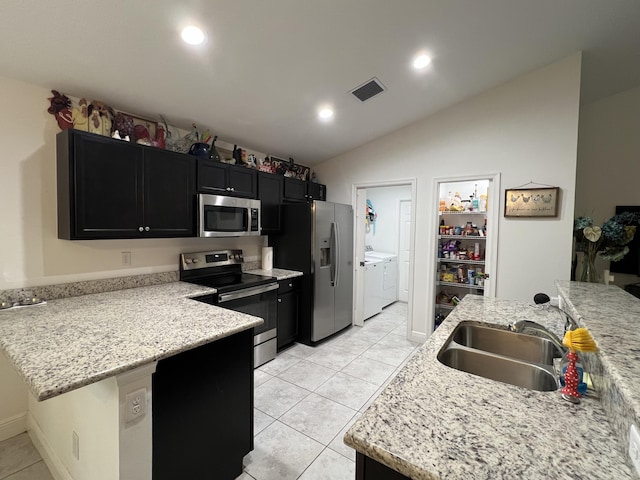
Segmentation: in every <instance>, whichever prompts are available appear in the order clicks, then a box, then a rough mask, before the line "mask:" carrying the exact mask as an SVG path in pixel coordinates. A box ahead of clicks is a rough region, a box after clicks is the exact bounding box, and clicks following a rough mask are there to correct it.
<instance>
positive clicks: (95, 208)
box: [56, 130, 196, 240]
mask: <svg viewBox="0 0 640 480" xmlns="http://www.w3.org/2000/svg"><path fill="white" fill-rule="evenodd" d="M56 140H57V142H56V143H57V183H58V237H59V238H63V239H67V240H89V239H103V238H154V237H192V236H195V226H196V225H195V200H196V196H195V193H196V190H195V189H196V163H195V158H193V157H192V156H190V155H184V154H180V153H176V152H172V151H169V150H162V149H157V148H153V147H145V146H141V145H136V144H131V143H129V142H125V141H122V140H114V139H112V138H109V137H105V136H102V135H96V134H93V133H88V132H80V131H77V130H65V131H63V132H60V133H59V134H58V136H57V139H56Z"/></svg>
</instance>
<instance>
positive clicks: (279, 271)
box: [246, 268, 302, 280]
mask: <svg viewBox="0 0 640 480" xmlns="http://www.w3.org/2000/svg"><path fill="white" fill-rule="evenodd" d="M246 273H253V274H254V275H263V276H265V277H276V279H278V280H286V279H288V278H294V277H301V276H302V272H297V271H295V270H285V269H283V268H272V269H271V270H262V269H257V270H247V272H246Z"/></svg>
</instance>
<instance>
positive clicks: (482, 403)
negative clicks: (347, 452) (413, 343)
mask: <svg viewBox="0 0 640 480" xmlns="http://www.w3.org/2000/svg"><path fill="white" fill-rule="evenodd" d="M571 293H573V291H572V292H571ZM591 293H593V292H591ZM587 296H588V295H587ZM629 297H631V296H630V295H629ZM631 298H633V297H631ZM603 301H604V299H603V298H602V296H600V297H599V298H596V297H592V304H593V306H594V309H597V308H600V309H602V308H603V306H602V302H603ZM576 308H577V309H578V311H580V307H578V306H576ZM598 311H600V312H601V311H603V310H598ZM618 317H619V312H618ZM525 319H526V320H532V321H535V322H537V323H540V324H543V325H546V326H547V327H549V328H550V329H551V330H553V331H555V332H556V333H558V334H561V333H562V331H563V325H564V321H563V319H562V318H561V317H560V314H559V313H558V312H557V310H554V309H547V310H544V309H542V308H541V307H539V306H532V305H527V304H521V303H517V302H512V301H506V300H497V299H491V298H484V297H480V296H473V295H468V296H466V297H465V299H464V300H463V301H462V302H461V303H460V304H459V305H458V306H457V307H456V309H455V310H454V311H453V312H452V313H451V314H450V315H449V316H448V317H447V320H446V321H445V322H444V323H443V324H442V325H441V326H440V327H439V328H438V329H437V330H436V331H435V332H434V333H433V335H432V336H431V337H430V338H429V340H428V341H427V342H425V344H424V345H423V346H422V347H421V348H420V349H419V350H418V352H417V353H416V354H415V355H414V357H413V358H412V359H411V360H409V362H408V363H407V364H406V366H405V367H404V368H403V369H402V370H401V371H400V372H399V374H398V375H397V376H396V377H395V379H394V380H393V381H392V382H391V383H390V384H389V386H388V387H387V388H386V389H385V390H384V391H383V392H382V393H381V394H380V396H379V397H378V398H377V399H376V400H375V401H374V402H373V404H372V405H371V406H370V407H369V409H368V410H367V411H366V412H365V413H364V414H363V415H362V416H361V417H360V419H359V420H358V421H357V422H356V423H355V424H354V425H353V426H352V427H351V428H350V429H349V430H348V431H347V433H346V434H345V436H344V441H345V443H346V444H347V445H349V446H351V447H353V448H355V449H356V450H357V451H358V452H360V453H362V454H364V455H366V456H368V457H370V458H372V459H373V460H376V461H377V462H380V463H382V464H384V465H387V466H388V467H390V468H393V469H394V470H396V471H398V472H400V473H402V474H403V475H406V476H407V477H409V478H412V479H471V478H472V479H474V480H476V479H492V480H493V479H515V478H523V479H524V478H526V479H529V480H530V479H545V480H546V479H587V478H588V479H607V480H610V479H625V478H637V477H636V476H635V473H634V472H633V471H632V469H631V468H630V466H629V463H628V462H627V455H626V453H625V450H624V447H623V445H624V443H623V442H622V441H619V435H618V434H617V432H616V431H615V429H614V427H613V426H612V423H610V421H609V418H608V411H607V410H606V409H605V405H604V403H603V402H601V401H600V400H599V399H598V398H597V397H596V396H590V397H587V398H583V401H582V403H581V404H579V405H573V404H570V403H568V402H566V401H563V400H562V399H561V398H560V394H559V392H557V391H554V392H537V391H532V390H528V389H525V388H520V387H515V386H512V385H507V384H504V383H500V382H496V381H493V380H488V379H485V378H482V377H478V376H475V375H471V374H469V373H465V372H462V371H458V370H455V369H453V368H450V367H447V366H445V365H443V364H441V363H440V362H439V361H438V360H437V358H436V356H437V354H438V352H439V350H440V349H441V347H442V346H443V344H444V343H445V341H446V340H447V338H448V337H449V335H450V333H451V332H452V331H453V329H454V328H455V327H456V325H457V324H458V323H460V322H462V321H475V322H487V323H493V324H499V325H507V324H509V323H511V322H514V321H517V320H525ZM625 320H626V319H625ZM588 323H589V322H587V321H585V324H588ZM587 326H589V325H587ZM610 329H611V327H610ZM593 333H594V336H595V337H596V339H597V332H596V331H595V329H594V332H593ZM636 335H640V334H638V333H636ZM620 345H621V344H619V343H617V340H615V341H614V342H612V343H611V345H609V344H608V343H607V341H605V340H603V341H602V342H601V343H600V348H601V349H602V350H603V353H602V354H603V355H609V354H610V353H609V349H610V348H612V349H613V351H615V352H618V351H619V352H621V353H620V354H619V356H620V358H619V360H618V361H620V362H621V364H622V365H630V363H629V362H631V361H633V360H634V359H636V358H637V357H636V354H632V353H631V351H630V350H626V352H627V355H630V356H629V357H625V356H624V353H623V352H624V350H622V349H621V348H620ZM637 345H639V344H638V343H637V341H636V342H635V346H634V342H633V341H632V342H630V344H628V345H627V344H625V349H636V351H637ZM605 348H606V350H605ZM636 365H637V362H636ZM630 368H631V369H632V370H633V371H634V372H636V373H637V369H638V368H639V367H637V366H635V368H633V367H630ZM631 378H632V379H633V378H635V377H631ZM634 385H635V387H636V388H638V383H637V382H636V383H635V384H634ZM635 398H636V399H638V398H639V397H638V395H636V396H635Z"/></svg>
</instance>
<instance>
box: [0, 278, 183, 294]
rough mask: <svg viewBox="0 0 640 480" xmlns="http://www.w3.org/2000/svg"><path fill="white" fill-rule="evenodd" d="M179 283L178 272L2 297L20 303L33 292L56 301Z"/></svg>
mask: <svg viewBox="0 0 640 480" xmlns="http://www.w3.org/2000/svg"><path fill="white" fill-rule="evenodd" d="M176 281H178V272H177V271H175V272H161V273H149V274H144V275H134V276H129V277H117V278H106V279H102V280H87V281H83V282H71V283H61V284H58V285H45V286H40V287H28V288H18V289H13V290H2V291H0V297H8V298H9V299H10V300H13V301H18V299H19V298H20V296H21V295H23V292H26V291H29V292H32V293H33V295H32V296H35V297H38V298H40V299H42V300H55V299H56V298H67V297H77V296H80V295H89V294H92V293H102V292H113V291H115V290H123V289H126V288H136V287H147V286H149V285H159V284H162V283H169V282H176Z"/></svg>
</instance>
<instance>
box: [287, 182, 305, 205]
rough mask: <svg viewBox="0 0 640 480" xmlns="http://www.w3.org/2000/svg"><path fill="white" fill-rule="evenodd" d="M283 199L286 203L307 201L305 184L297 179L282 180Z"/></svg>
mask: <svg viewBox="0 0 640 480" xmlns="http://www.w3.org/2000/svg"><path fill="white" fill-rule="evenodd" d="M284 199H285V200H286V201H288V202H306V201H307V182H303V181H302V180H298V179H297V178H291V177H285V178H284Z"/></svg>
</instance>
